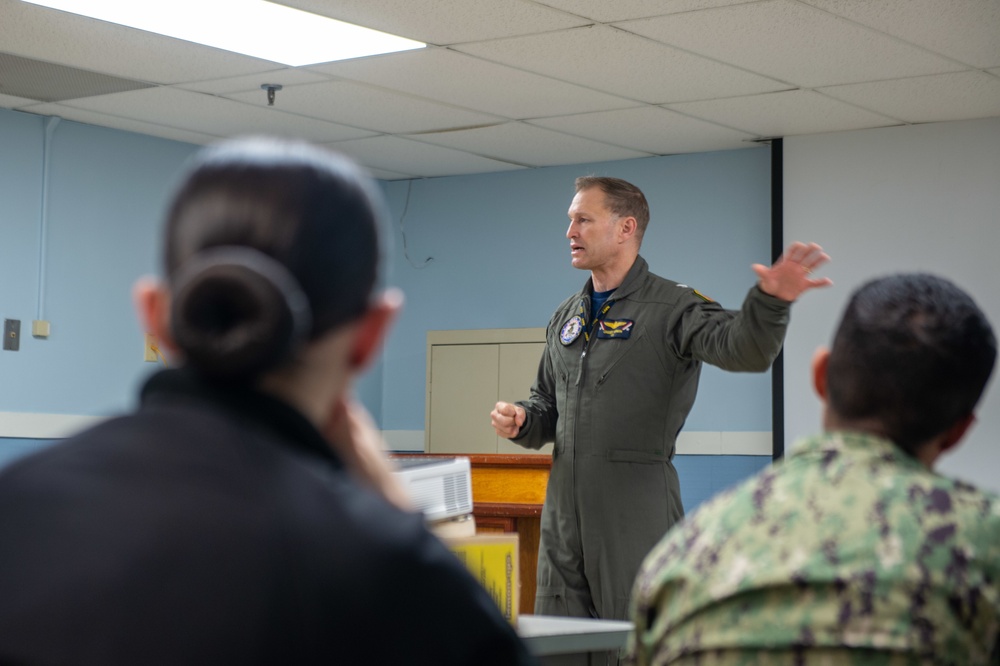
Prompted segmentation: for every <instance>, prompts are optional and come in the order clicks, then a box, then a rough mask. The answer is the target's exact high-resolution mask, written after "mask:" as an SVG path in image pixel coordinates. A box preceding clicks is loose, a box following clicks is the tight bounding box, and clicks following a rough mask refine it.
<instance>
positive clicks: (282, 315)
mask: <svg viewBox="0 0 1000 666" xmlns="http://www.w3.org/2000/svg"><path fill="white" fill-rule="evenodd" d="M383 210H384V206H383V202H382V199H381V197H380V196H379V194H378V191H377V189H376V188H375V186H374V183H373V181H372V180H371V179H370V178H369V177H368V176H367V175H365V174H364V173H363V172H362V171H361V169H359V168H358V167H357V166H356V165H355V164H353V163H352V162H351V161H349V160H348V159H346V158H344V157H342V156H340V155H337V154H335V153H333V152H330V151H327V150H324V149H322V148H319V147H317V146H313V145H311V144H308V143H305V142H300V141H290V140H283V139H274V138H265V137H253V138H241V139H235V140H232V141H227V142H223V143H221V144H218V145H215V146H212V147H209V148H206V149H203V150H202V151H201V152H199V153H198V154H197V155H196V156H195V159H194V161H193V164H192V165H191V167H190V169H189V171H188V172H187V174H186V176H185V177H184V179H183V181H182V183H181V185H180V187H179V189H178V190H177V192H176V194H175V196H174V198H173V201H172V204H171V205H170V208H169V211H168V214H167V220H166V226H165V234H166V238H165V242H164V264H165V272H166V276H167V278H168V280H169V281H170V286H171V291H172V296H173V300H174V303H173V306H172V313H171V327H172V332H173V335H174V337H175V342H176V343H177V345H178V347H179V348H180V349H181V351H183V352H184V355H185V358H186V360H187V362H188V363H189V364H191V365H193V366H195V368H196V369H200V370H203V371H205V373H206V374H209V375H212V376H215V377H217V378H224V379H247V378H251V377H253V376H256V375H258V374H260V373H261V372H263V371H265V370H267V369H269V368H272V367H274V366H275V365H276V364H278V363H280V362H282V361H284V360H287V359H288V358H289V356H290V355H292V354H293V352H294V349H295V348H297V345H298V344H299V343H300V342H302V340H308V339H315V338H317V337H319V336H320V335H322V334H323V333H325V332H326V331H329V330H330V329H332V328H334V327H336V326H338V325H341V324H344V323H346V322H349V321H351V320H353V319H355V318H357V317H359V316H360V315H361V314H362V313H363V312H364V311H365V310H366V309H367V307H368V305H369V302H370V299H371V294H372V290H373V288H374V284H375V282H376V279H377V273H378V262H379V261H378V260H379V241H378V227H379V224H380V223H379V218H380V216H381V215H382V213H383Z"/></svg>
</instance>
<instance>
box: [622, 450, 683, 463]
mask: <svg viewBox="0 0 1000 666" xmlns="http://www.w3.org/2000/svg"><path fill="white" fill-rule="evenodd" d="M607 455H608V460H609V461H610V462H631V463H649V464H653V463H665V462H668V461H669V460H670V456H668V455H667V454H665V453H654V452H653V451H632V450H629V449H611V450H610V451H608V454H607Z"/></svg>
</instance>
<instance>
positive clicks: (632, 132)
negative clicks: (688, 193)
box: [529, 106, 754, 155]
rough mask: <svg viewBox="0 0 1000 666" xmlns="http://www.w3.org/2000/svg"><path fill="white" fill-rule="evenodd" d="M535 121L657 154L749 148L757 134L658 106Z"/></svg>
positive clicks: (541, 124) (533, 122) (557, 128)
mask: <svg viewBox="0 0 1000 666" xmlns="http://www.w3.org/2000/svg"><path fill="white" fill-rule="evenodd" d="M529 122H531V123H532V124H533V125H539V126H541V127H547V128H549V129H554V130H558V131H560V132H566V133H567V134H573V135H576V136H582V137H586V138H588V139H594V140H596V141H604V142H607V143H613V144H615V145H618V146H625V147H626V148H634V149H636V150H642V151H645V152H648V153H654V154H656V155H671V154H675V153H692V152H700V151H708V150H728V149H731V148H746V147H748V146H751V145H753V144H751V143H749V140H751V139H753V138H754V135H752V134H748V133H746V132H739V131H737V130H733V129H728V128H725V127H719V126H718V125H715V124H712V123H706V122H702V121H701V120H696V119H694V118H688V117H687V116H683V115H681V114H679V113H674V112H673V111H668V110H667V109H664V108H661V107H658V106H646V107H642V108H637V109H625V110H623V111H604V112H601V113H582V114H578V115H573V116H562V117H560V118H543V119H540V120H532V121H529Z"/></svg>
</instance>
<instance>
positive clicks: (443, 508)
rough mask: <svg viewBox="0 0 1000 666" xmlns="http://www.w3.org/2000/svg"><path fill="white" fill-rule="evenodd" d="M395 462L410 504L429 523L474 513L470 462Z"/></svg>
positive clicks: (460, 459)
mask: <svg viewBox="0 0 1000 666" xmlns="http://www.w3.org/2000/svg"><path fill="white" fill-rule="evenodd" d="M393 462H394V463H395V464H396V467H397V470H396V471H395V474H396V476H397V478H398V479H399V480H400V481H401V482H402V484H403V487H404V488H405V489H406V492H407V493H408V494H409V496H410V501H411V502H413V506H414V507H415V508H416V509H418V510H419V511H422V512H423V514H424V517H425V518H426V519H427V520H428V521H438V520H448V519H450V518H456V517H458V516H464V515H467V514H471V513H472V471H471V470H472V468H471V466H470V465H469V459H468V458H397V459H396V460H394V461H393Z"/></svg>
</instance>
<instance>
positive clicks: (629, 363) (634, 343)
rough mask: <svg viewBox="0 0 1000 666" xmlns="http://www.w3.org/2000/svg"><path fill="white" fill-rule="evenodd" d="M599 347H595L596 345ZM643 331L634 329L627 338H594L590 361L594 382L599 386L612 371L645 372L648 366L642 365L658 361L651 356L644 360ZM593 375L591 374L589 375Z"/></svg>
mask: <svg viewBox="0 0 1000 666" xmlns="http://www.w3.org/2000/svg"><path fill="white" fill-rule="evenodd" d="M598 346H599V347H600V349H597V347H598ZM646 346H647V345H646V341H645V331H643V330H642V329H638V330H634V329H633V331H632V332H631V335H630V336H629V337H628V338H608V339H597V340H594V347H595V348H594V349H593V350H592V356H591V361H592V363H593V368H594V371H595V372H596V373H597V378H596V381H595V384H596V386H597V388H600V387H601V385H603V384H604V383H605V382H606V381H607V380H608V378H609V377H611V376H612V375H613V374H614V373H618V372H621V371H623V370H624V371H626V372H636V371H638V372H645V371H648V370H649V368H646V367H642V366H644V365H646V364H647V363H648V362H651V363H658V361H657V360H656V358H655V357H653V356H651V357H649V358H648V359H645V360H644V358H643V357H644V355H643V353H642V351H641V350H642V349H643V348H644V347H646ZM591 376H593V375H591Z"/></svg>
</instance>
